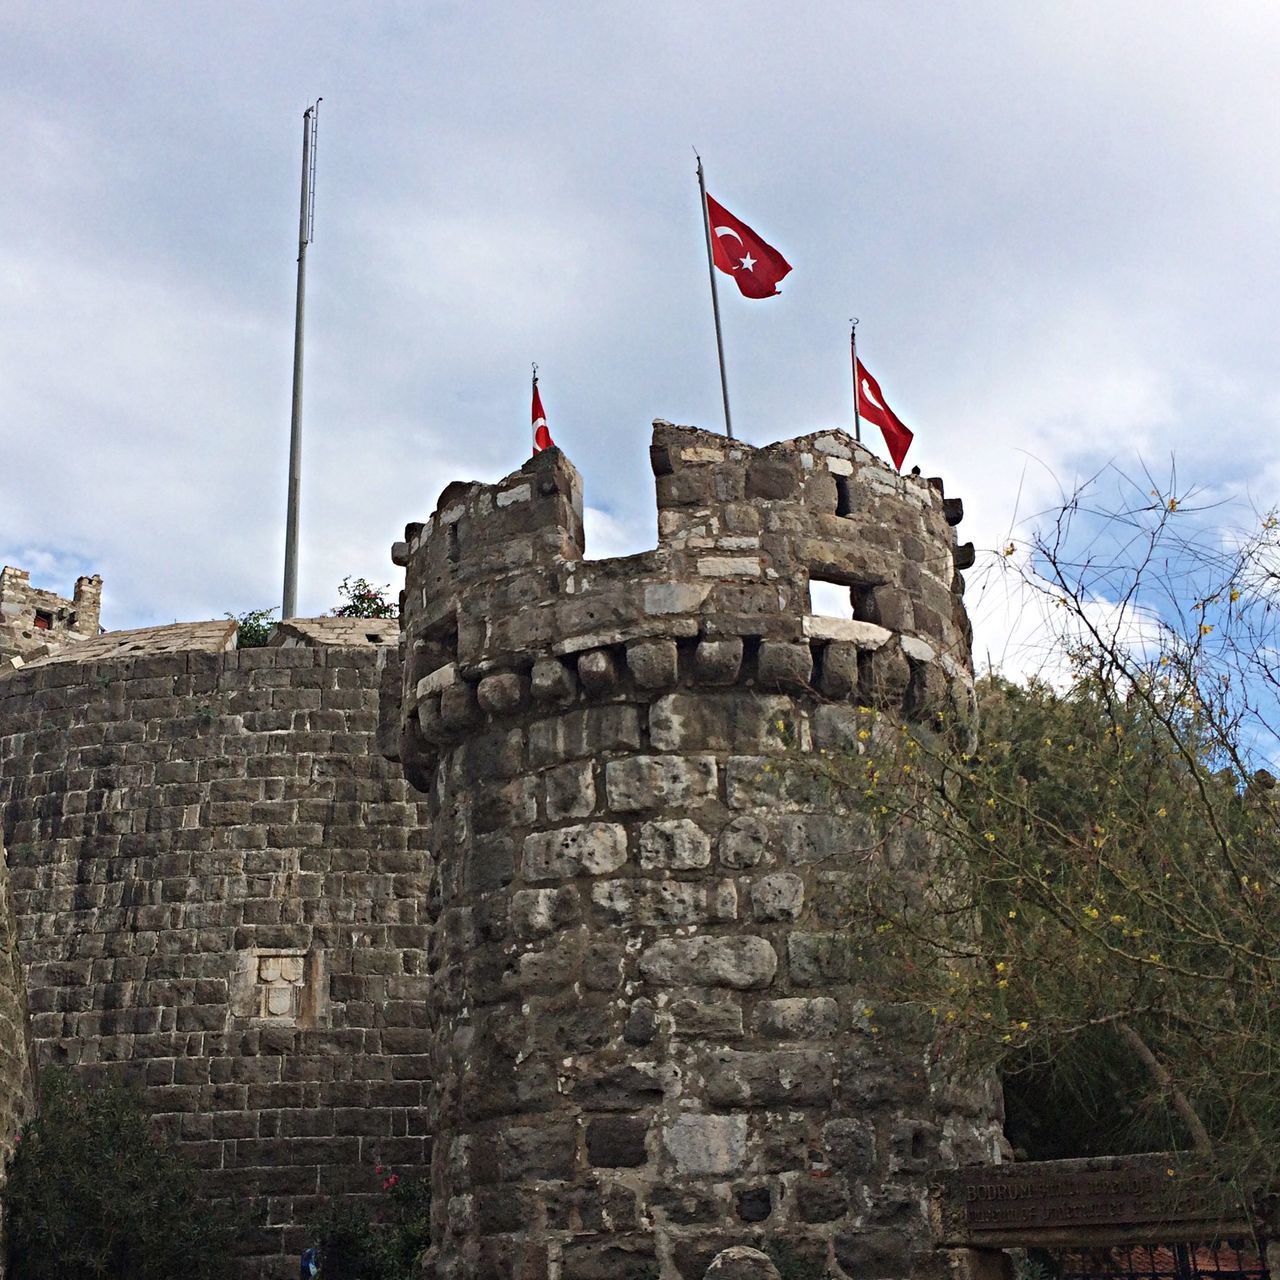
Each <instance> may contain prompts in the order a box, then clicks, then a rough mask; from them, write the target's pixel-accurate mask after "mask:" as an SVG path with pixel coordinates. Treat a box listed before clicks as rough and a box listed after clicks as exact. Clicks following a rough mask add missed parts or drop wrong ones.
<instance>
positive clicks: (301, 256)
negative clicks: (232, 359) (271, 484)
mask: <svg viewBox="0 0 1280 1280" xmlns="http://www.w3.org/2000/svg"><path fill="white" fill-rule="evenodd" d="M322 101H323V99H321V98H317V99H316V100H315V102H314V103H312V105H311V106H309V107H308V108H307V109H306V110H305V111H304V112H303V113H302V207H301V212H300V213H299V215H298V302H297V310H296V312H295V314H294V321H293V413H292V416H291V418H290V421H289V510H288V515H287V517H286V522H285V535H284V602H283V604H282V605H281V608H280V617H281V619H282V620H283V619H284V618H294V617H296V616H297V613H298V491H299V489H300V487H301V484H302V326H303V318H304V315H305V312H306V298H307V245H309V244H310V243H311V241H312V239H313V238H314V236H315V222H316V126H317V124H318V122H319V115H320V103H321V102H322Z"/></svg>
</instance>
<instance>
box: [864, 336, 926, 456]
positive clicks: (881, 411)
mask: <svg viewBox="0 0 1280 1280" xmlns="http://www.w3.org/2000/svg"><path fill="white" fill-rule="evenodd" d="M853 359H854V368H855V372H856V377H857V390H858V398H857V408H858V412H859V413H861V415H862V416H863V417H864V418H866V420H867V421H868V422H874V423H875V424H876V426H877V427H879V428H880V431H881V433H882V434H883V435H884V442H885V444H887V445H888V446H889V457H891V458H892V459H893V465H894V466H895V467H897V469H898V470H899V471H901V470H902V460H903V459H904V458H905V457H906V456H907V450H908V449H909V448H911V441H912V439H913V438H914V437H913V435H912V433H911V429H910V428H909V427H908V426H907V425H906V424H905V423H904V422H903V421H902V419H901V418H899V417H898V415H897V414H896V413H894V411H893V410H892V409H890V408H889V406H888V404H887V403H886V402H885V398H884V393H883V392H882V391H881V390H880V384H879V383H878V382H877V381H876V380H875V379H874V378H873V377H872V376H871V375H870V374H869V373H868V372H867V366H866V365H864V364H863V363H862V360H861V358H860V357H859V356H857V355H855V356H854V357H853Z"/></svg>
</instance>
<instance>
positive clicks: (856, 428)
mask: <svg viewBox="0 0 1280 1280" xmlns="http://www.w3.org/2000/svg"><path fill="white" fill-rule="evenodd" d="M849 356H850V358H851V360H852V362H853V438H854V439H855V440H857V441H859V442H860V441H861V440H862V414H861V412H860V411H859V409H858V318H857V316H854V317H853V318H852V319H850V321H849Z"/></svg>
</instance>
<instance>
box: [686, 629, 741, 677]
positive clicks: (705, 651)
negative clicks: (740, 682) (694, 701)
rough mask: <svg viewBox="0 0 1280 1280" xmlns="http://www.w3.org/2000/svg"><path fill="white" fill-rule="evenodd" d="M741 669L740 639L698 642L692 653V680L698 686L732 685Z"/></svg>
mask: <svg viewBox="0 0 1280 1280" xmlns="http://www.w3.org/2000/svg"><path fill="white" fill-rule="evenodd" d="M741 669H742V639H741V637H739V636H732V637H729V638H727V639H724V640H700V641H699V642H698V646H697V648H696V649H694V651H693V678H694V680H695V681H697V682H698V683H699V684H709V685H727V684H734V683H735V682H736V681H737V679H738V673H739V672H740V671H741Z"/></svg>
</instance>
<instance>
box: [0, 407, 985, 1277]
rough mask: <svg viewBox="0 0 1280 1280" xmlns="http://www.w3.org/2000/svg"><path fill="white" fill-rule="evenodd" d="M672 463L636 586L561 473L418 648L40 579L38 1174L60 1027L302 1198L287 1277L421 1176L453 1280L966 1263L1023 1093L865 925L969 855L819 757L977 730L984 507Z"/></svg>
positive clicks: (445, 536)
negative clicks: (332, 1200) (814, 761)
mask: <svg viewBox="0 0 1280 1280" xmlns="http://www.w3.org/2000/svg"><path fill="white" fill-rule="evenodd" d="M652 457H653V465H654V471H655V475H656V478H657V496H658V534H659V537H658V545H657V548H656V549H655V550H653V551H650V552H646V553H645V554H643V555H638V556H631V557H628V558H625V559H618V560H606V561H590V560H587V559H585V554H584V551H585V549H584V545H583V529H582V490H581V486H580V482H579V478H578V476H577V473H576V472H575V471H574V469H573V467H572V466H571V465H570V463H569V462H568V461H567V460H566V459H565V458H564V456H563V455H562V454H561V453H559V452H558V451H556V450H550V451H547V452H545V453H542V454H540V455H538V456H537V457H535V458H534V459H532V460H531V461H530V462H529V463H528V464H526V465H525V466H524V467H523V468H522V469H521V470H520V471H518V472H516V473H515V474H513V475H511V476H509V477H507V478H506V479H505V480H503V481H501V482H499V483H498V484H496V485H482V484H456V485H452V486H450V487H449V488H448V489H447V490H446V491H445V493H444V495H443V496H442V498H441V500H440V504H439V508H438V510H437V511H436V512H435V514H434V515H433V516H432V517H431V519H430V521H429V522H428V523H426V524H425V525H417V526H410V528H409V530H407V532H406V541H405V542H404V543H401V544H398V545H397V547H396V549H395V551H394V553H393V558H394V559H395V560H396V562H397V563H398V564H400V565H402V566H404V567H405V569H406V590H405V595H404V598H403V617H402V622H401V625H400V626H397V625H396V624H394V623H387V622H383V621H376V620H370V621H366V620H362V619H337V618H329V619H291V620H289V621H288V622H287V623H284V624H281V625H280V626H279V627H278V628H277V629H276V632H275V635H274V638H273V640H272V644H271V647H268V648H265V649H250V650H243V651H240V650H238V649H237V648H236V629H235V625H234V624H233V623H230V622H227V621H221V622H207V623H194V624H187V625H182V626H171V627H153V628H142V629H139V630H136V631H130V632H115V633H108V634H102V635H99V634H98V617H97V608H98V597H99V593H100V587H101V583H100V580H98V579H96V578H84V579H81V580H80V582H79V583H78V584H77V588H76V593H75V598H74V600H70V601H68V600H62V599H60V598H59V597H56V596H53V595H51V594H49V593H44V592H37V591H34V590H33V589H31V587H30V584H29V581H28V580H27V577H26V575H25V574H21V573H19V572H17V571H14V570H9V569H6V570H5V573H4V576H3V579H2V580H0V660H5V659H21V660H25V661H11V660H10V661H0V841H2V842H3V846H4V847H5V848H6V849H7V853H8V872H7V874H8V876H9V881H8V884H6V883H5V881H4V877H3V875H0V947H3V950H4V954H5V955H6V956H7V957H8V961H9V964H8V968H7V969H5V968H2V967H0V1153H2V1151H3V1147H4V1144H5V1143H6V1142H9V1141H11V1135H12V1133H13V1131H14V1130H15V1129H16V1127H17V1124H18V1123H19V1121H20V1119H21V1117H22V1115H23V1114H24V1113H25V1108H26V1107H27V1106H28V1105H29V1094H30V1076H29V1073H28V1072H27V1069H26V1065H25V1064H26V1062H27V1055H26V1047H25V1046H26V1040H25V1038H24V1036H25V1035H27V1034H29V1039H30V1045H31V1051H32V1054H33V1056H34V1058H35V1060H36V1062H37V1063H38V1064H40V1065H44V1064H62V1065H65V1066H67V1067H69V1068H71V1069H72V1070H74V1071H77V1072H79V1073H81V1074H82V1075H83V1076H84V1077H86V1078H89V1079H93V1078H96V1077H97V1076H99V1075H101V1074H103V1073H108V1072H110V1073H118V1074H122V1075H124V1076H125V1077H127V1078H129V1079H132V1080H135V1081H136V1082H137V1083H139V1084H140V1085H141V1086H142V1088H143V1090H144V1098H145V1101H146V1104H147V1105H148V1107H149V1108H150V1109H151V1111H152V1113H153V1115H154V1116H155V1118H156V1123H157V1126H158V1127H159V1128H160V1130H161V1131H162V1132H164V1133H166V1134H169V1135H171V1136H172V1137H174V1138H175V1139H176V1140H177V1141H178V1142H179V1143H180V1144H181V1145H182V1147H183V1148H184V1149H185V1151H186V1153H187V1155H188V1156H190V1157H191V1158H193V1159H195V1160H197V1161H198V1162H200V1163H201V1164H202V1165H204V1166H205V1167H206V1168H208V1169H209V1170H210V1171H211V1173H212V1176H213V1179H214V1185H215V1186H216V1187H218V1188H220V1189H221V1190H223V1191H225V1192H226V1193H228V1194H233V1195H241V1194H243V1195H249V1196H252V1197H254V1198H255V1199H256V1200H257V1202H258V1206H259V1208H260V1210H261V1211H262V1216H263V1225H262V1227H261V1230H260V1231H259V1233H258V1234H257V1235H256V1236H255V1237H254V1238H253V1239H251V1240H248V1241H246V1252H247V1255H248V1257H247V1261H246V1271H245V1273H246V1275H252V1276H280V1277H285V1276H289V1277H292V1276H293V1275H295V1274H296V1268H297V1253H298V1251H299V1250H300V1249H301V1248H302V1246H303V1245H304V1244H307V1243H312V1242H311V1241H310V1240H308V1239H307V1237H306V1233H305V1231H304V1228H303V1224H305V1223H306V1222H307V1220H308V1219H309V1218H310V1217H312V1215H313V1213H314V1211H315V1210H316V1208H317V1207H318V1205H319V1204H320V1203H321V1198H322V1197H323V1196H325V1195H327V1194H330V1193H334V1192H354V1193H356V1194H367V1193H375V1192H377V1190H378V1183H379V1179H378V1178H376V1177H375V1175H374V1173H373V1169H374V1167H375V1166H376V1165H379V1164H382V1165H387V1166H392V1167H394V1168H396V1169H398V1170H401V1171H404V1170H408V1169H412V1168H414V1167H423V1168H425V1167H427V1166H430V1168H431V1176H432V1181H433V1188H434V1204H433V1216H434V1240H433V1244H432V1248H431V1252H430V1255H429V1257H428V1259H427V1263H426V1270H425V1271H424V1275H434V1276H438V1277H440V1278H441V1280H481V1278H482V1277H484V1278H485V1280H488V1278H490V1277H506V1276H510V1277H520V1280H594V1278H597V1277H608V1280H628V1278H631V1280H640V1278H641V1277H644V1278H645V1280H649V1278H651V1277H652V1278H655V1280H656V1278H658V1277H660V1278H661V1280H702V1277H703V1276H704V1273H706V1272H707V1270H708V1267H710V1266H711V1265H712V1264H713V1262H714V1263H715V1266H714V1268H713V1269H712V1270H711V1272H710V1275H711V1276H719V1277H721V1280H741V1277H742V1276H743V1275H745V1274H747V1273H748V1271H749V1268H750V1263H749V1261H747V1260H746V1259H749V1257H750V1255H749V1254H748V1255H743V1254H742V1253H741V1250H742V1248H744V1247H748V1246H756V1245H761V1244H764V1243H769V1244H774V1245H776V1244H781V1245H783V1246H784V1247H785V1248H787V1249H789V1250H790V1251H791V1254H792V1256H794V1257H795V1258H797V1259H800V1260H801V1261H803V1262H805V1263H807V1264H811V1265H813V1266H814V1267H816V1268H817V1271H816V1272H815V1274H822V1268H830V1274H832V1275H833V1276H837V1277H847V1278H849V1280H853V1278H856V1280H878V1278H881V1277H883V1278H884V1280H896V1278H898V1277H904V1278H905V1277H907V1276H909V1275H911V1276H921V1277H923V1276H926V1275H928V1276H932V1275H936V1274H940V1272H939V1269H940V1268H941V1267H942V1266H944V1264H945V1261H946V1258H945V1255H944V1254H942V1253H939V1252H938V1251H936V1250H935V1249H933V1248H932V1242H931V1241H930V1240H929V1239H928V1235H927V1230H926V1227H925V1219H924V1195H925V1184H926V1181H927V1179H928V1178H929V1177H930V1176H931V1175H932V1174H933V1173H934V1172H936V1171H937V1170H938V1169H941V1168H947V1167H954V1166H956V1165H966V1164H975V1163H976V1164H980V1163H985V1162H989V1161H991V1160H993V1159H994V1158H996V1153H997V1150H998V1142H999V1126H998V1101H997V1099H995V1098H994V1097H993V1095H992V1093H991V1092H990V1090H989V1089H987V1088H985V1087H981V1086H973V1085H972V1084H966V1083H965V1082H962V1081H956V1080H949V1079H947V1078H946V1072H945V1070H942V1069H940V1068H939V1067H938V1064H936V1063H933V1062H932V1061H931V1059H930V1056H929V1053H928V1046H927V1045H926V1044H925V1043H924V1042H923V1041H922V1040H921V1038H920V1034H919V1032H918V1031H915V1030H913V1029H912V1028H911V1027H910V1025H908V1024H906V1023H903V1022H902V1021H901V1020H899V1019H895V1018H894V1017H893V1016H892V1015H891V1014H890V1015H888V1016H886V1015H885V1014H884V1013H879V1014H877V1013H873V1012H872V1011H871V1010H869V1009H868V1007H867V1004H866V1001H865V999H864V998H863V997H862V995H861V993H860V992H859V990H858V985H857V981H856V972H854V971H852V970H851V969H850V968H849V966H848V963H847V961H848V947H847V945H846V938H845V935H844V934H843V932H842V909H843V907H842V904H843V902H844V900H845V896H846V894H847V893H848V892H849V891H850V888H851V886H855V885H856V883H857V879H858V877H859V876H861V875H865V874H868V872H869V871H870V873H873V874H880V873H890V874H892V873H893V871H894V869H896V868H900V867H902V866H904V865H911V866H913V867H915V868H917V869H918V868H919V867H920V866H921V865H922V863H923V864H924V865H927V859H928V848H927V845H925V844H923V843H921V844H920V845H919V846H918V847H917V846H915V845H912V846H911V847H908V845H907V843H900V844H899V845H896V846H894V847H891V848H889V849H888V850H884V849H881V848H880V847H879V839H878V836H877V833H876V831H875V830H874V829H873V828H872V826H871V825H870V823H869V821H868V820H867V819H866V818H865V817H863V816H861V815H859V814H858V813H857V812H854V811H851V810H850V809H848V808H847V807H846V806H844V805H843V804H842V803H841V802H840V800H839V797H834V796H832V795H830V794H829V793H827V791H826V790H825V789H824V788H822V787H821V786H819V785H816V783H815V779H814V777H813V775H812V774H811V772H809V771H807V770H806V769H805V767H804V765H803V759H804V757H805V754H806V753H808V752H810V751H811V750H822V749H830V748H834V747H837V746H845V747H850V748H852V749H856V748H857V745H858V743H859V742H861V741H862V740H863V738H862V735H864V734H866V733H874V732H876V731H877V730H875V729H874V727H873V724H872V718H871V716H870V713H869V711H868V708H876V709H879V711H880V712H881V713H883V715H884V717H885V719H886V720H887V721H889V722H890V723H893V724H896V723H898V722H899V720H902V719H910V718H913V717H917V718H919V717H928V718H932V717H935V716H937V715H939V714H942V715H945V716H948V717H952V718H963V717H964V716H965V715H967V714H968V709H969V706H970V699H971V681H970V674H969V672H970V668H969V655H968V645H969V641H968V627H967V622H966V620H965V616H964V611H963V608H962V606H961V603H960V596H959V591H960V588H961V585H962V584H961V581H960V576H959V572H958V570H959V569H961V568H964V567H965V566H966V564H967V557H968V555H969V554H970V552H969V549H967V548H957V546H956V544H955V539H954V536H953V532H952V526H953V525H954V524H955V523H957V522H958V520H959V518H960V506H959V503H957V502H955V501H954V500H947V499H945V498H944V497H943V494H942V490H941V485H940V484H939V483H937V482H927V481H924V480H920V479H918V478H913V477H905V478H904V477H898V476H896V475H894V474H893V473H892V472H890V471H888V470H887V469H886V468H885V467H883V466H882V465H881V464H879V463H878V462H877V461H876V460H875V459H874V458H872V457H871V455H870V454H868V453H867V452H866V451H865V450H863V449H862V448H861V446H859V445H857V444H856V443H855V442H853V441H852V440H850V439H849V438H848V437H847V436H845V435H843V434H842V433H838V432H832V433H825V434H820V435H815V436H810V437H805V438H802V439H799V440H793V441H789V442H786V443H783V444H779V445H774V446H772V447H770V448H765V449H754V448H751V447H750V446H747V445H744V444H740V443H737V442H733V441H727V440H725V439H724V438H723V437H720V436H717V435H711V434H708V433H704V432H700V431H695V430H692V429H689V428H677V427H673V426H670V425H669V424H658V425H657V427H656V430H655V438H654V446H653V451H652ZM819 580H821V581H826V582H827V583H834V584H838V585H839V586H840V587H841V588H843V589H844V590H845V591H847V593H848V606H847V609H846V610H845V614H844V616H842V617H838V618H832V617H826V616H818V615H816V614H815V612H814V610H813V608H812V607H811V601H810V586H811V583H812V582H814V581H819ZM45 616H47V617H50V618H51V619H52V622H51V624H50V625H49V626H37V625H36V622H35V619H37V618H38V617H45ZM6 646H7V647H6ZM379 704H380V705H381V712H380V713H379ZM387 757H390V758H389V759H388V758H387ZM797 762H799V763H797ZM410 784H412V785H410ZM10 889H11V896H12V902H13V907H14V909H15V912H16V938H17V941H16V951H15V944H14V940H13V938H12V936H10V937H7V938H6V937H5V936H4V931H5V929H6V928H9V927H10V926H9V925H7V924H6V921H7V920H8V919H9V918H10V917H8V916H6V915H5V910H4V908H5V899H6V895H7V894H8V893H9V891H10ZM6 944H7V945H6ZM24 974H25V981H24ZM24 1000H25V1001H26V1002H27V1003H29V1006H30V1008H29V1014H27V1015H25V1019H26V1026H24V1013H23V1010H22V1005H23V1002H24ZM717 1259H718V1261H716V1260H717ZM757 1261H759V1259H757ZM744 1266H745V1267H747V1268H748V1271H743V1270H742V1268H743V1267H744Z"/></svg>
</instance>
